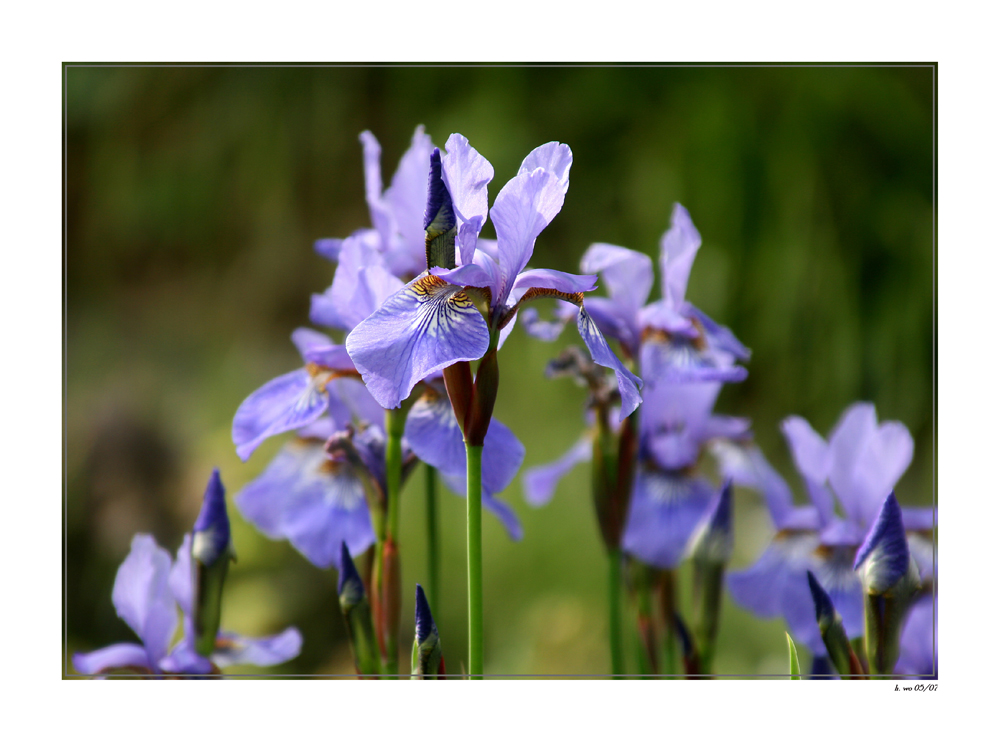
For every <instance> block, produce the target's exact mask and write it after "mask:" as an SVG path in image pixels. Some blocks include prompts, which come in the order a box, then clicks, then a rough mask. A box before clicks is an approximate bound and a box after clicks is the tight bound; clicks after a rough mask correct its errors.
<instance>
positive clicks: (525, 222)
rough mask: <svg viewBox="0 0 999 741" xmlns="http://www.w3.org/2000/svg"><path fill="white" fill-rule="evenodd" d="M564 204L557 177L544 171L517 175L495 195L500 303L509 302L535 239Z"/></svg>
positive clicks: (494, 210)
mask: <svg viewBox="0 0 999 741" xmlns="http://www.w3.org/2000/svg"><path fill="white" fill-rule="evenodd" d="M564 201H565V193H564V192H563V191H562V186H561V184H560V183H559V180H558V178H557V177H556V176H555V175H553V174H552V173H549V172H547V171H545V170H534V171H533V172H531V173H522V174H520V175H517V176H516V177H515V178H513V179H512V180H511V181H510V182H508V183H507V184H506V185H505V186H503V190H501V191H500V192H499V195H497V196H496V202H495V203H494V204H493V208H492V211H491V212H490V216H491V218H492V221H493V226H494V227H495V228H496V241H497V242H498V243H499V263H500V274H501V276H502V279H503V290H502V292H501V293H502V295H501V297H500V300H499V302H498V303H505V302H506V297H507V296H508V295H509V293H510V290H511V289H512V288H513V281H514V280H515V279H516V277H517V275H518V274H519V273H520V271H521V270H523V269H524V266H525V265H527V263H528V261H529V260H530V259H531V255H532V254H534V240H535V239H537V237H538V235H539V234H540V233H541V231H542V230H543V229H544V228H545V227H546V226H548V224H549V222H551V220H552V219H553V218H554V217H555V215H556V214H557V213H558V212H559V211H561V210H562V204H563V203H564Z"/></svg>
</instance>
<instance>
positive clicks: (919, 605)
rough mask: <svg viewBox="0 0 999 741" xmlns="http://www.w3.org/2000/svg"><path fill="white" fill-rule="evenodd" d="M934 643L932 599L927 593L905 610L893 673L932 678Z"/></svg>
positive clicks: (933, 605)
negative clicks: (903, 624)
mask: <svg viewBox="0 0 999 741" xmlns="http://www.w3.org/2000/svg"><path fill="white" fill-rule="evenodd" d="M937 642H938V633H937V620H936V599H935V598H934V596H933V595H932V594H927V595H926V596H924V597H920V598H919V600H917V601H916V603H915V604H913V606H912V608H911V609H910V610H909V617H908V619H907V621H906V624H905V627H904V628H903V629H902V638H901V641H900V645H899V657H898V663H897V664H895V673H896V674H900V675H903V676H911V675H918V676H921V677H924V678H929V679H936V678H937Z"/></svg>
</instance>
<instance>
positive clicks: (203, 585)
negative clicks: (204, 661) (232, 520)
mask: <svg viewBox="0 0 999 741" xmlns="http://www.w3.org/2000/svg"><path fill="white" fill-rule="evenodd" d="M231 558H235V552H234V551H233V548H232V540H231V537H230V532H229V515H228V513H227V512H226V508H225V488H224V487H223V486H222V479H221V477H220V476H219V470H218V469H217V468H216V469H215V470H213V471H212V475H211V478H210V479H209V480H208V487H207V488H206V489H205V499H204V503H203V504H202V505H201V513H200V514H199V515H198V519H197V521H196V522H195V523H194V533H193V536H192V537H191V570H192V574H191V579H192V586H193V596H194V600H193V614H192V616H191V617H192V619H193V622H194V636H195V644H194V646H195V649H196V650H197V652H198V653H199V654H201V655H202V656H209V655H211V653H212V651H213V650H214V649H215V639H216V636H217V635H218V632H219V623H220V622H221V619H222V587H223V585H224V583H225V577H226V574H227V573H228V572H229V559H231Z"/></svg>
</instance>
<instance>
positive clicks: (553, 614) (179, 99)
mask: <svg viewBox="0 0 999 741" xmlns="http://www.w3.org/2000/svg"><path fill="white" fill-rule="evenodd" d="M65 72H66V75H65V83H66V91H65V93H66V97H65V100H66V171H65V176H66V194H67V204H66V214H67V216H66V235H67V237H66V238H67V242H66V272H65V280H66V302H67V312H66V317H67V319H66V327H65V331H66V354H65V361H66V418H65V419H66V422H65V424H66V428H65V434H66V439H67V447H66V450H67V457H66V469H67V480H68V491H67V496H66V525H67V533H68V537H67V542H66V548H67V556H68V558H67V567H66V574H65V578H66V595H67V596H66V629H67V635H68V645H67V650H68V652H70V653H71V652H73V651H79V650H92V649H94V648H98V647H100V646H104V645H106V644H108V643H111V642H115V641H128V640H134V636H132V634H131V631H130V629H129V628H128V627H127V626H126V625H125V624H124V623H123V622H121V621H120V620H119V619H118V618H117V617H116V615H115V612H114V607H113V605H112V603H111V588H112V584H113V581H114V575H115V572H116V569H117V567H118V565H119V563H120V562H121V560H122V559H123V558H124V556H125V555H126V554H127V552H128V548H129V543H130V540H131V538H132V535H133V534H134V533H136V532H151V533H153V534H154V535H155V536H156V538H157V540H158V542H159V543H160V544H161V545H163V546H164V547H166V548H168V549H169V550H171V551H175V550H176V548H177V546H178V545H179V543H180V540H181V537H182V534H183V533H184V532H185V531H186V530H188V529H189V528H190V527H191V525H192V523H193V521H194V518H195V517H196V515H197V511H198V507H199V505H200V499H201V495H202V493H203V491H204V487H205V484H206V482H207V480H208V476H209V474H210V472H211V469H212V468H213V467H214V466H218V467H219V468H220V469H221V473H222V479H223V481H224V483H225V484H226V486H227V489H228V491H229V495H230V501H231V497H232V495H234V494H236V493H237V492H238V491H239V490H240V488H241V487H242V486H243V485H244V484H245V483H247V482H248V481H250V480H251V479H252V478H253V477H254V476H256V475H257V474H258V473H259V472H260V471H261V470H262V469H263V468H264V466H265V465H266V464H267V463H268V462H269V460H270V458H271V457H272V456H273V454H274V453H276V451H277V450H278V449H279V448H280V446H281V444H282V442H283V438H282V439H272V440H270V441H268V442H267V443H266V444H264V445H263V446H261V448H260V449H259V450H258V451H257V452H256V453H255V454H254V455H253V457H252V458H251V460H250V461H249V462H248V463H245V464H244V463H242V462H241V461H240V460H239V459H238V458H237V457H236V454H235V452H234V449H233V445H232V442H231V439H230V425H231V421H232V415H233V413H234V412H235V410H236V408H237V406H238V405H239V403H240V402H241V401H242V400H243V399H244V398H245V397H246V396H247V395H248V394H249V393H250V392H252V391H253V390H255V389H256V388H258V387H259V386H260V385H262V384H263V383H264V382H265V381H267V380H269V379H270V378H272V377H274V376H277V375H279V374H281V373H285V372H287V371H289V370H292V369H294V368H295V367H298V366H299V364H300V360H299V356H298V354H297V352H296V351H295V349H294V347H293V346H292V344H291V342H290V340H289V335H290V333H291V331H292V330H293V329H295V328H296V327H298V326H303V325H308V308H309V296H310V294H311V293H318V292H321V291H323V290H324V289H325V288H326V287H327V286H328V285H329V283H330V281H331V278H332V275H333V266H332V265H331V264H330V263H329V262H327V261H325V260H324V259H322V258H320V257H319V256H317V255H316V254H315V253H314V252H313V250H312V243H313V241H314V240H315V239H317V238H319V237H328V236H339V237H344V236H347V235H348V234H350V233H351V232H352V231H354V230H355V229H357V228H360V227H364V226H369V225H370V222H369V218H368V213H367V208H366V205H365V202H364V188H363V175H362V165H361V146H360V144H359V142H358V138H357V136H358V134H359V133H360V132H361V131H363V130H365V129H369V130H371V131H372V132H373V133H374V134H375V136H376V137H377V138H378V139H379V141H380V142H381V145H382V173H383V178H384V180H385V181H386V183H387V182H388V180H389V178H390V177H391V175H392V173H393V172H394V170H395V166H396V163H397V162H398V159H399V156H400V155H401V154H402V153H403V151H405V149H406V148H407V147H408V145H409V140H410V138H411V136H412V133H413V129H414V128H415V126H416V125H417V124H424V125H425V126H426V129H427V132H428V133H429V134H430V135H431V136H432V137H433V140H434V143H435V144H437V145H438V146H443V144H444V142H445V141H446V139H447V137H448V136H449V135H450V134H451V133H452V132H460V133H462V134H464V135H465V136H467V137H468V138H469V140H470V141H471V143H472V145H473V146H474V147H476V148H477V149H478V150H479V151H480V152H481V153H482V154H483V155H484V156H485V157H486V158H487V159H489V160H490V161H491V162H492V164H493V166H494V167H495V171H496V177H495V179H494V181H493V184H492V185H491V192H490V195H491V196H495V194H496V193H497V192H498V191H499V188H500V187H501V186H502V184H503V183H505V182H506V180H508V179H509V178H510V177H512V176H513V175H514V174H515V173H516V170H517V167H518V166H519V163H520V161H521V159H522V158H523V157H524V156H525V155H526V154H527V153H528V152H529V151H530V150H531V149H532V148H533V147H535V146H538V145H539V144H542V143H544V142H547V141H551V140H558V141H562V142H565V143H567V144H569V146H570V147H571V148H572V150H573V154H574V164H573V168H572V173H571V186H570V188H569V192H568V196H567V198H566V202H565V206H564V208H563V209H562V212H561V214H560V215H559V216H557V217H556V218H555V220H554V222H553V223H552V224H551V226H549V227H548V228H547V229H546V230H545V231H544V232H543V234H542V236H541V237H540V238H539V240H538V243H537V247H536V251H535V258H534V260H533V262H532V266H534V267H550V268H557V269H561V270H567V271H571V272H577V271H578V265H579V258H580V257H581V255H582V254H583V252H584V250H585V249H586V247H587V246H588V245H589V244H591V243H592V242H597V241H600V242H610V243H613V244H619V245H623V246H626V247H630V248H632V249H637V250H642V251H645V252H647V253H648V254H650V255H651V256H653V257H657V256H658V244H659V239H660V237H661V235H662V233H663V232H664V231H665V229H666V228H667V226H668V222H669V214H670V210H671V208H672V204H673V203H674V202H675V201H679V202H681V203H683V204H684V205H685V206H686V207H687V208H688V209H689V211H690V213H691V215H692V217H693V219H694V222H695V224H696V225H697V227H698V229H699V230H700V232H701V234H702V237H703V240H704V243H703V246H702V247H701V250H700V252H699V254H698V258H697V260H696V262H695V264H694V268H693V271H692V274H691V279H690V284H689V288H688V291H687V298H688V299H689V300H690V301H692V302H693V303H695V304H696V305H697V306H699V307H700V308H701V309H703V310H704V311H706V312H707V313H708V314H709V315H710V316H712V317H713V318H714V319H715V320H716V321H718V322H721V323H723V324H726V325H728V326H729V327H731V328H732V330H733V331H734V332H735V334H736V335H737V336H738V337H739V338H740V339H741V340H742V341H743V342H744V343H745V344H746V345H747V346H749V347H750V348H751V349H752V351H753V357H752V360H751V361H750V362H749V364H748V368H749V371H750V373H749V378H748V380H747V381H745V382H744V383H742V384H736V385H731V386H729V387H727V388H726V389H725V390H724V391H723V392H722V394H721V396H720V398H719V402H718V405H717V411H719V412H721V413H726V414H734V415H741V416H747V417H750V418H751V419H752V420H753V426H754V430H755V434H756V438H757V441H758V442H759V444H760V446H761V447H762V448H763V450H764V452H765V454H766V455H767V456H768V458H769V459H770V461H771V462H772V463H773V464H774V466H775V467H776V468H777V469H778V470H779V471H780V472H781V473H782V474H784V476H785V478H786V479H787V480H788V482H789V484H790V485H791V486H792V488H794V489H795V491H796V496H797V497H799V498H800V499H802V500H803V490H802V486H801V482H800V481H799V479H798V478H797V475H796V474H795V472H794V468H793V466H792V464H791V461H790V456H789V454H788V452H787V449H786V447H785V445H784V441H783V438H782V436H781V435H780V433H779V430H778V424H779V422H780V420H781V419H783V418H784V417H786V416H787V415H789V414H799V415H802V416H804V417H805V418H806V419H808V420H809V421H810V422H811V423H812V425H813V426H814V427H815V429H816V430H817V431H818V432H820V433H821V434H823V435H826V434H828V432H829V431H830V429H831V428H832V426H833V425H834V424H835V422H836V420H837V419H838V417H839V415H840V413H841V412H842V411H843V410H844V409H845V408H846V407H847V405H849V404H850V403H851V402H853V401H855V400H870V401H873V402H874V403H875V405H876V407H877V411H878V415H879V418H880V419H881V420H887V419H896V420H900V421H902V422H903V423H905V424H906V425H907V426H908V428H909V430H910V431H911V432H912V435H913V437H914V439H915V456H914V460H913V463H912V465H911V466H910V468H909V470H908V472H907V473H906V474H905V475H904V476H903V478H902V479H901V481H900V483H899V485H898V488H897V493H898V495H899V499H900V500H901V502H902V503H903V504H929V503H930V502H931V501H932V496H933V455H932V451H933V443H934V432H933V428H932V414H933V403H934V402H933V398H934V397H933V368H934V362H935V355H934V353H935V349H934V343H933V326H934V311H935V308H934V299H933V295H934V279H933V265H934V253H933V223H934V222H933V194H934V187H935V186H934V179H933V117H934V95H933V93H934V91H933V70H932V68H930V67H926V66H923V67H912V66H910V67H866V68H856V67H818V68H813V67H727V68H712V67H513V68H511V67H490V66H469V67H418V66H408V67H370V66H369V67H322V68H312V67H271V68H268V67H83V66H71V67H67V68H66V70H65ZM485 236H492V232H491V226H487V228H486V232H485ZM659 290H660V289H659V282H658V279H657V283H656V286H655V287H654V291H656V292H657V291H659ZM539 308H541V309H542V313H545V310H546V307H543V306H540V307H539ZM574 342H575V343H577V344H578V343H579V340H578V338H577V337H576V336H575V333H574V332H572V331H568V332H566V333H565V334H564V335H563V337H562V338H561V340H560V341H559V342H558V343H555V344H554V345H549V344H544V343H540V342H537V341H535V340H532V339H530V338H528V337H527V336H526V335H524V334H523V333H522V332H520V331H516V332H514V334H513V335H512V337H511V338H510V340H509V342H508V343H507V345H506V346H505V347H504V350H503V353H502V355H501V364H502V376H503V381H502V384H501V388H500V396H499V400H498V402H497V408H496V416H497V418H499V419H501V420H503V421H504V422H505V423H506V424H507V425H508V426H510V427H511V428H512V429H513V430H514V432H515V433H516V434H517V435H518V436H519V437H520V439H521V440H522V441H523V442H524V444H525V446H526V447H527V457H526V460H525V468H526V467H529V466H532V465H537V464H539V463H544V462H548V461H550V460H551V459H553V458H555V457H557V456H558V455H560V454H561V453H562V452H563V451H564V450H566V449H567V448H568V447H569V446H570V445H571V444H572V443H573V442H574V441H575V440H576V439H577V437H578V435H579V434H580V432H581V430H582V403H583V401H584V393H583V391H582V390H581V389H579V388H576V387H575V386H574V385H573V384H572V383H570V382H568V381H564V380H563V381H546V380H545V379H544V377H543V370H544V366H545V363H546V362H547V360H548V359H549V358H551V357H553V356H554V355H555V354H557V352H558V350H559V349H560V348H561V347H563V346H566V345H568V344H572V343H574ZM424 496H425V495H424V488H423V479H422V475H421V474H420V472H419V471H417V474H416V476H414V477H413V479H411V480H410V482H409V483H408V485H407V487H406V490H405V495H404V497H405V499H404V501H403V504H402V507H403V510H402V516H403V520H404V522H405V525H404V529H403V533H402V541H401V548H402V560H403V584H404V585H405V588H404V598H405V602H404V608H403V609H404V612H403V615H404V620H403V631H404V640H403V641H402V645H403V646H404V652H405V651H406V649H405V646H407V645H408V643H407V641H408V636H409V635H410V634H411V633H410V631H411V630H412V617H411V616H412V605H413V595H412V589H413V585H414V583H415V582H417V581H420V580H424V579H425V578H426V577H425V573H426V572H425V551H424V549H423V543H422V535H423V522H422V514H423V508H424ZM440 496H441V509H442V513H441V518H442V529H443V532H444V534H445V535H444V541H443V544H442V553H443V555H442V559H443V584H444V588H445V594H443V595H442V597H441V599H440V600H439V604H437V605H435V616H436V618H437V623H438V626H439V628H440V632H441V635H442V641H443V646H444V651H445V658H446V659H447V662H448V668H449V670H452V671H454V670H457V669H458V668H459V664H460V662H461V661H463V660H467V659H466V658H465V657H466V644H465V641H466V638H465V634H466V618H465V603H464V600H465V570H464V501H463V500H462V499H461V498H459V497H455V496H452V495H450V494H449V493H447V492H442V493H441V495H440ZM503 497H504V498H505V499H506V500H507V501H509V502H510V503H511V504H512V505H513V506H514V508H515V509H516V510H517V511H518V513H519V514H520V516H521V518H522V521H523V525H524V530H525V538H524V540H523V541H522V542H520V543H512V542H510V541H509V540H508V539H507V537H506V535H505V533H504V531H503V530H502V529H501V527H500V526H499V525H498V523H497V522H496V521H495V520H494V519H493V518H491V517H490V516H489V515H487V516H486V522H485V527H484V548H485V566H484V568H485V608H486V671H487V672H490V673H527V674H548V673H576V674H585V673H591V674H592V673H601V672H604V671H606V670H607V669H608V667H609V658H608V651H607V648H606V641H605V639H604V631H605V629H606V618H605V608H604V586H605V563H604V559H603V554H602V550H601V547H600V545H599V543H598V535H597V528H596V524H595V521H594V516H593V513H592V511H591V504H590V499H589V493H588V474H587V470H586V467H585V466H584V467H580V468H578V469H577V470H576V471H575V472H574V473H573V474H572V475H571V476H569V477H568V478H567V479H565V480H564V481H563V483H562V485H561V486H560V488H559V490H558V492H557V494H556V496H555V498H554V500H553V501H552V502H551V504H550V505H549V506H547V507H546V508H543V509H532V508H531V507H529V506H527V505H526V504H525V503H524V502H523V499H522V493H521V489H520V481H519V478H518V480H517V481H516V482H515V483H514V484H513V485H512V486H511V487H510V488H509V489H508V490H507V492H505V493H504V495H503ZM735 506H736V523H737V524H736V543H737V550H736V555H735V561H734V564H733V566H734V567H740V566H745V565H748V564H749V563H752V562H753V561H754V560H755V559H756V557H757V556H758V555H759V553H760V552H761V551H762V549H763V548H764V546H765V544H766V543H767V542H768V541H769V538H770V537H771V535H772V526H771V525H770V523H769V519H768V517H767V515H766V512H765V510H764V509H763V508H762V506H761V505H760V502H759V498H758V497H757V496H756V495H755V494H754V493H752V492H749V491H739V492H738V493H737V498H736V502H735ZM230 515H231V517H232V519H233V522H234V538H235V545H236V549H237V552H238V556H239V561H238V563H237V564H236V565H234V567H233V568H232V569H231V570H230V576H229V581H228V586H227V593H226V598H225V602H224V612H223V624H224V626H226V627H227V628H229V629H233V630H237V631H241V632H244V633H247V634H250V635H263V634H265V633H271V632H277V631H278V630H281V629H283V628H284V627H285V626H287V625H289V624H294V625H297V626H298V627H299V628H300V629H301V631H302V633H303V635H304V637H305V644H304V648H303V651H302V655H301V656H300V657H299V658H298V659H297V660H295V661H293V662H290V663H289V664H286V665H284V666H282V667H279V668H277V669H272V670H269V671H279V672H282V673H292V672H293V673H313V672H321V673H349V672H351V671H352V662H351V659H350V654H349V649H348V647H347V645H346V643H345V642H344V641H345V634H344V628H343V624H342V619H341V618H340V616H339V614H338V612H337V603H336V596H335V581H336V573H335V571H325V572H324V571H322V570H319V569H317V568H315V567H313V566H312V565H311V564H309V563H308V562H307V561H306V560H305V559H304V558H303V557H302V556H300V555H299V554H298V553H297V552H296V551H295V550H294V549H293V548H291V546H289V545H288V544H287V543H286V542H272V541H269V540H267V539H266V538H264V537H263V536H262V535H261V534H259V533H258V532H257V531H255V530H254V529H253V527H252V526H250V525H248V524H247V523H246V522H245V521H243V520H242V518H241V517H240V515H239V513H238V511H237V510H236V509H235V507H230ZM684 600H687V601H689V592H684V593H682V594H681V606H682V605H683V602H684ZM783 631H784V626H783V623H782V621H780V620H772V621H761V620H758V619H756V618H755V617H753V616H752V615H749V614H748V613H745V612H743V611H742V610H740V609H739V608H738V607H737V606H736V605H734V604H733V603H732V602H731V601H726V603H725V606H724V613H723V617H722V627H721V635H720V639H719V640H720V644H719V648H718V658H717V659H716V670H717V671H719V672H722V673H732V674H746V673H748V674H756V673H782V672H786V667H787V659H786V643H785V639H784V636H783ZM405 655H406V656H408V654H405ZM806 658H807V657H806V656H803V666H805V664H804V660H805V659H806ZM403 663H404V664H407V663H408V658H407V659H404V662H403ZM632 665H633V666H634V662H632ZM69 671H72V670H71V669H70V670H69ZM252 671H263V672H267V671H268V670H256V669H253V670H252Z"/></svg>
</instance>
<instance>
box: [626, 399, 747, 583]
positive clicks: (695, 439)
mask: <svg viewBox="0 0 999 741" xmlns="http://www.w3.org/2000/svg"><path fill="white" fill-rule="evenodd" d="M647 387H648V392H647V395H646V402H645V406H643V408H642V416H641V419H640V437H639V452H638V470H637V471H636V473H635V479H634V485H633V487H632V492H631V507H630V510H629V512H628V520H627V524H626V525H625V529H624V537H623V540H622V548H623V549H624V550H625V551H626V552H628V553H631V554H632V555H634V556H636V557H637V558H639V559H641V560H642V561H644V562H645V563H648V564H651V565H654V566H658V567H659V568H664V569H668V568H673V567H675V566H676V565H677V564H678V563H679V562H680V559H681V558H682V557H683V555H684V553H685V551H686V548H687V542H688V540H689V539H690V536H691V535H692V533H693V532H694V529H695V528H696V527H697V525H698V523H700V522H701V520H702V518H703V517H704V516H705V514H706V513H707V511H708V508H709V506H710V505H711V502H712V498H713V497H714V496H715V491H716V490H715V487H714V486H713V485H712V484H711V483H710V482H709V481H708V480H707V479H704V478H701V477H699V476H697V475H695V474H693V473H692V471H693V467H694V466H695V464H696V463H697V460H698V457H699V456H700V453H701V450H702V449H703V447H704V446H705V445H706V444H707V443H708V442H709V441H711V440H715V439H718V438H726V439H741V438H745V437H746V436H747V435H748V433H749V421H748V420H746V419H741V418H737V417H726V416H721V415H714V414H712V413H711V412H712V408H713V407H714V402H715V399H716V398H717V396H718V392H719V391H720V389H721V384H720V383H717V382H700V383H664V382H658V381H657V380H649V381H648V386H647ZM653 399H654V401H653Z"/></svg>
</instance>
